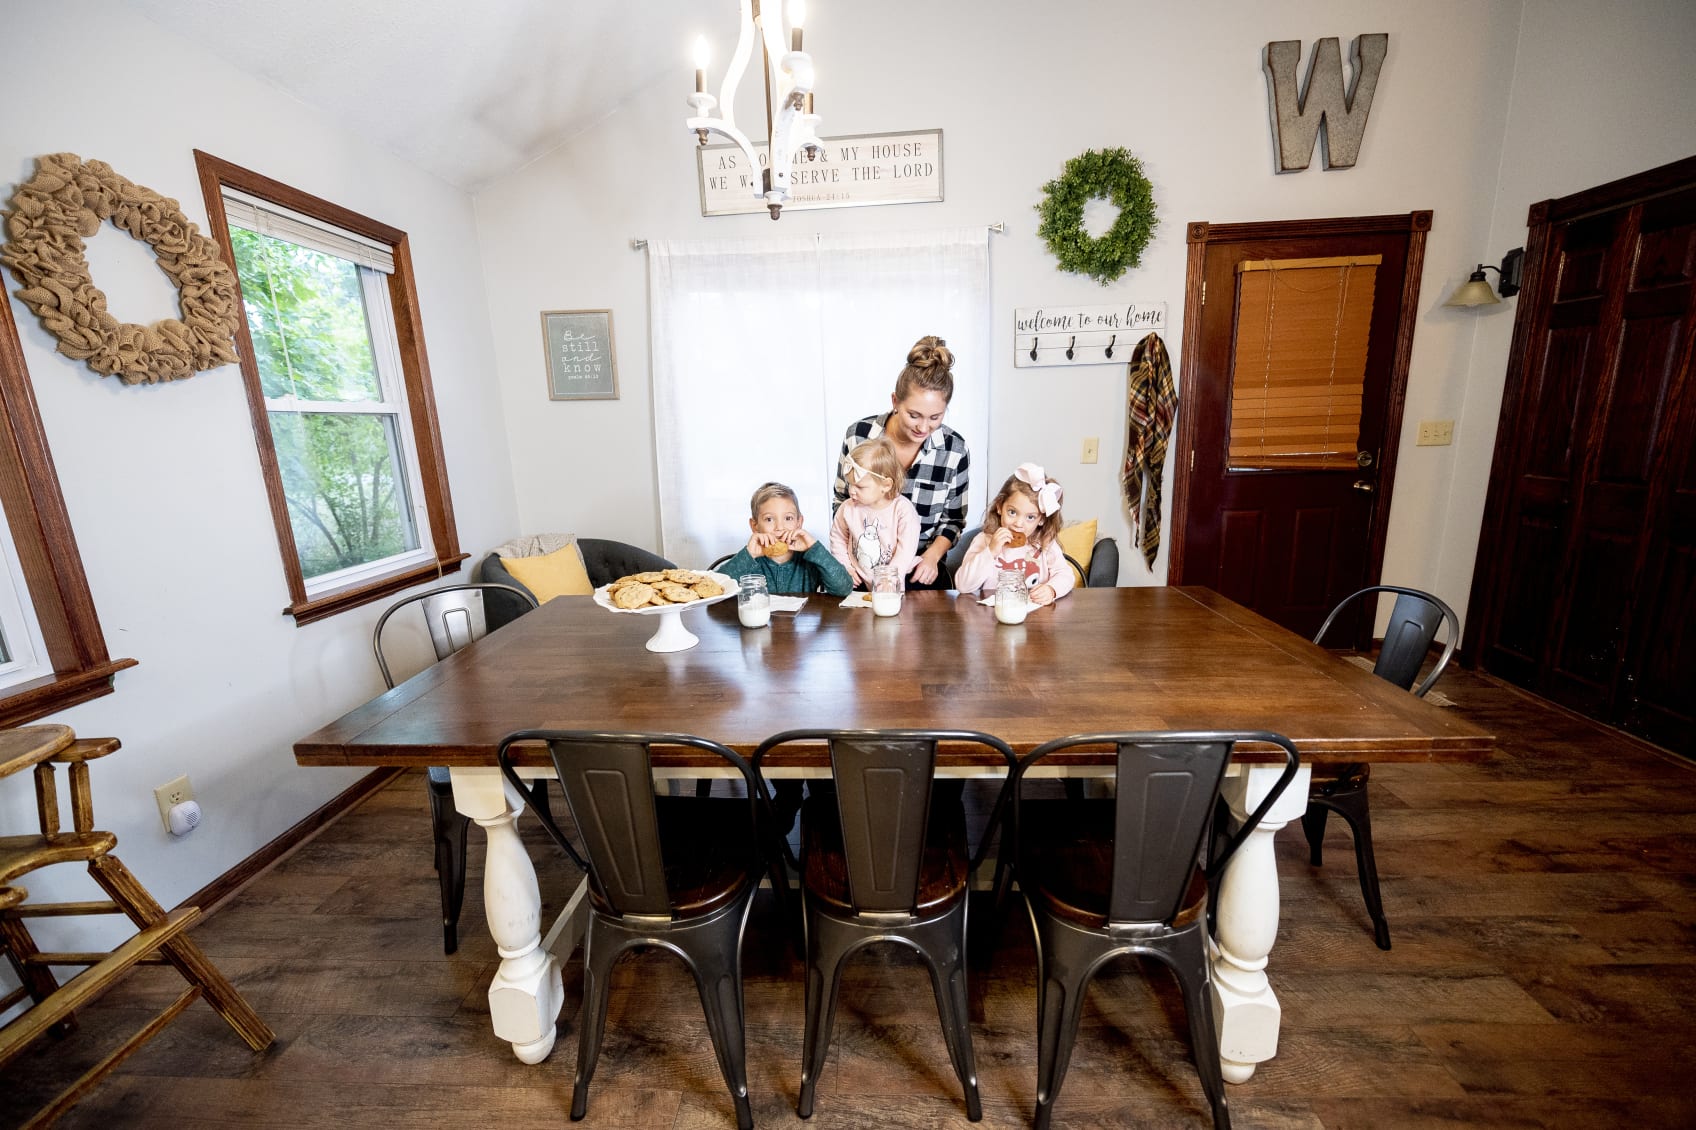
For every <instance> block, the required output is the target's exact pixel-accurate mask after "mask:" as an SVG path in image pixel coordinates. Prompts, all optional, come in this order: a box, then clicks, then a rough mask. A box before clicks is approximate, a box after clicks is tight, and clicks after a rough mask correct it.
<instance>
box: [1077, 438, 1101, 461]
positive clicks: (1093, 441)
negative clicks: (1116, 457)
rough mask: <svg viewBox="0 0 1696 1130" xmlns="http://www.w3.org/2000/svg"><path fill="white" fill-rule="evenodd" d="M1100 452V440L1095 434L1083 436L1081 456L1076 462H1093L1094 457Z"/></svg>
mask: <svg viewBox="0 0 1696 1130" xmlns="http://www.w3.org/2000/svg"><path fill="white" fill-rule="evenodd" d="M1100 454H1101V440H1100V439H1099V438H1098V437H1096V436H1085V437H1084V453H1083V457H1082V458H1080V459H1079V460H1078V462H1080V463H1094V462H1095V460H1096V458H1097V457H1098V456H1099V455H1100Z"/></svg>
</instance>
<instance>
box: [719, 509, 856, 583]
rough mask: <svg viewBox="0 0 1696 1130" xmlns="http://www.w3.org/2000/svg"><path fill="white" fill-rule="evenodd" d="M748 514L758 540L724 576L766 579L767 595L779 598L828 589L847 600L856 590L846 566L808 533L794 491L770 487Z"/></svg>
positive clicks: (740, 553)
mask: <svg viewBox="0 0 1696 1130" xmlns="http://www.w3.org/2000/svg"><path fill="white" fill-rule="evenodd" d="M748 509H749V512H750V514H751V516H750V517H749V519H748V528H749V529H750V530H752V531H753V532H754V533H753V536H752V537H750V538H749V539H748V544H747V545H745V546H743V547H742V549H741V550H740V551H738V552H737V554H736V556H735V557H732V558H731V559H730V560H729V561H727V562H725V563H724V565H723V566H722V567H721V568H720V569H719V571H720V572H722V573H724V574H725V575H726V576H728V577H731V578H736V577H744V576H748V575H750V574H752V575H756V576H761V577H764V578H765V579H766V590H767V591H768V592H774V593H794V594H797V595H803V596H804V595H809V594H811V593H815V592H818V591H819V590H820V589H823V590H824V591H825V592H828V593H830V594H832V595H833V596H847V595H848V594H849V593H850V592H852V591H853V589H854V579H853V578H852V577H850V576H849V575H848V570H847V569H844V568H843V567H842V562H840V561H838V560H837V559H836V558H835V557H833V556H831V552H830V547H829V546H827V545H825V544H824V543H823V542H821V541H819V539H818V538H815V537H814V536H813V535H812V534H810V533H808V532H807V530H806V528H805V526H804V525H803V520H802V518H801V504H800V503H799V502H798V501H796V498H795V492H794V491H792V490H790V489H789V488H788V487H786V486H784V485H783V484H782V483H765V484H763V485H762V486H761V487H760V489H758V490H756V491H755V492H754V497H753V498H751V499H749V501H748Z"/></svg>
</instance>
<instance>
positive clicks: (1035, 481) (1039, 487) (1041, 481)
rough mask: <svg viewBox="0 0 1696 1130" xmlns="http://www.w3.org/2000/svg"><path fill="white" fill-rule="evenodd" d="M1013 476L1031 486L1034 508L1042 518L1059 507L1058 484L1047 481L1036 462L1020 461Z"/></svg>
mask: <svg viewBox="0 0 1696 1130" xmlns="http://www.w3.org/2000/svg"><path fill="white" fill-rule="evenodd" d="M1013 477H1014V478H1015V479H1018V480H1019V481H1020V482H1022V483H1024V484H1025V485H1026V486H1028V487H1030V488H1031V491H1032V492H1033V493H1035V495H1036V508H1037V509H1038V510H1040V511H1042V516H1043V517H1044V518H1046V517H1048V516H1049V515H1050V514H1053V513H1056V512H1057V511H1058V510H1059V509H1060V498H1061V493H1060V484H1059V483H1051V482H1049V481H1048V475H1047V473H1046V472H1044V471H1043V469H1042V466H1041V465H1040V464H1037V463H1021V464H1019V469H1018V470H1016V471H1014V472H1013Z"/></svg>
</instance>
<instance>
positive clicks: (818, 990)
mask: <svg viewBox="0 0 1696 1130" xmlns="http://www.w3.org/2000/svg"><path fill="white" fill-rule="evenodd" d="M800 742H825V743H827V744H828V746H829V749H830V764H831V772H832V775H833V776H834V778H835V809H836V811H835V812H834V813H831V814H830V815H832V816H835V817H836V819H837V821H838V823H839V826H840V831H841V861H840V864H841V871H838V870H837V868H838V859H837V848H836V841H835V835H834V833H835V831H836V829H833V828H829V827H826V826H823V814H816V815H817V816H818V818H820V823H819V824H814V823H811V821H812V820H813V819H814V818H815V814H810V813H809V812H808V810H807V809H803V810H802V821H803V823H802V836H803V839H805V840H807V841H808V842H809V843H810V844H811V845H813V848H814V849H816V850H817V852H818V854H817V857H816V858H815V857H814V856H811V855H809V856H808V858H807V859H805V860H801V861H797V860H796V859H795V856H794V853H793V852H791V851H790V850H789V845H788V844H787V843H786V842H784V841H783V840H782V839H781V838H780V837H777V836H775V835H774V836H773V839H774V840H776V844H775V845H774V850H776V851H778V852H780V853H781V855H782V856H783V857H785V858H787V859H788V861H789V862H790V864H791V865H792V866H795V867H796V868H797V869H800V870H801V872H802V885H803V888H804V894H805V897H804V898H803V900H802V906H803V910H804V917H805V920H806V940H807V955H806V963H807V982H806V984H807V988H806V1007H807V1026H806V1031H805V1034H804V1035H803V1038H802V1049H801V1093H800V1097H799V1098H798V1100H797V1101H796V1104H795V1110H796V1113H797V1114H799V1115H800V1116H801V1117H802V1118H807V1117H810V1116H811V1115H812V1113H813V1100H814V1096H815V1093H816V1091H817V1087H818V1080H819V1076H820V1074H821V1073H822V1072H823V1070H824V1065H825V1057H826V1053H827V1052H828V1050H829V1047H830V1031H831V1027H832V1025H833V1023H834V1020H835V1015H836V997H837V989H838V986H839V982H840V978H841V970H842V966H843V963H844V962H845V961H847V959H848V957H849V956H850V955H852V954H853V953H854V952H856V951H857V950H858V949H860V948H861V947H862V946H866V945H870V944H874V943H877V942H898V943H900V944H903V945H906V946H909V947H911V948H912V949H914V950H916V951H918V953H919V954H920V956H921V957H922V958H923V959H924V961H925V964H926V966H927V967H928V968H929V970H930V974H931V987H932V989H933V990H934V992H935V994H936V1005H937V1015H938V1019H940V1020H941V1022H942V1032H943V1039H944V1042H945V1043H946V1044H947V1045H948V1054H949V1058H950V1059H951V1060H952V1061H953V1064H954V1071H955V1074H956V1075H958V1076H959V1079H960V1085H961V1088H962V1090H963V1092H964V1095H965V1099H966V1117H967V1118H968V1119H969V1120H971V1121H974V1122H975V1121H977V1120H978V1119H980V1118H982V1117H983V1108H982V1101H981V1100H980V1098H979V1096H978V1082H977V1061H976V1059H975V1058H974V1055H973V1052H972V1033H971V1008H970V1005H969V1002H968V999H967V996H966V968H965V953H966V910H967V903H968V900H967V898H966V887H967V880H968V879H969V877H970V874H971V871H972V870H973V869H974V868H975V867H976V866H977V865H978V864H979V863H980V862H982V860H983V856H984V852H985V850H986V847H987V845H988V844H989V842H990V840H991V839H992V837H993V836H994V834H995V831H996V829H997V828H998V826H999V824H1000V820H1001V814H1002V811H1003V809H1004V808H1005V805H1006V799H1007V784H1006V782H1005V781H1004V782H1003V783H1002V787H1001V790H1000V792H999V793H997V795H996V801H995V805H994V807H993V809H992V810H991V812H990V816H989V821H988V824H987V825H986V827H985V830H984V833H983V835H982V837H981V838H980V839H979V841H978V846H977V848H976V850H972V849H971V848H970V847H969V845H968V844H967V843H966V839H965V829H964V820H963V818H962V814H961V811H960V808H959V804H958V801H954V802H953V803H952V804H949V805H947V806H946V809H945V807H944V805H943V803H942V801H943V797H941V796H938V797H936V798H935V799H936V800H937V802H938V803H937V804H936V805H935V807H936V809H937V818H938V819H939V820H946V821H948V823H947V824H946V825H943V824H939V825H938V826H937V827H936V828H932V827H931V826H930V820H931V811H932V808H933V804H932V800H933V793H934V792H935V790H934V789H933V785H932V782H933V778H934V775H935V771H936V753H937V746H938V745H939V744H941V743H944V742H946V743H950V744H954V743H958V744H962V745H971V746H975V747H978V748H980V749H984V748H987V749H989V750H992V751H993V752H995V753H996V754H998V755H999V756H1000V758H1001V759H1002V761H1003V762H1004V763H1005V765H1006V766H1007V769H1008V773H1009V777H1010V776H1011V773H1012V769H1013V766H1014V765H1015V764H1016V763H1017V758H1016V757H1015V756H1014V754H1013V750H1012V749H1011V748H1010V747H1009V746H1008V745H1007V743H1006V742H1003V741H1002V740H1001V739H1000V738H997V737H994V736H993V735H990V734H984V733H978V732H976V731H971V730H829V729H821V730H787V731H785V732H783V733H781V734H774V735H773V736H771V737H769V738H767V739H766V740H765V741H763V742H761V743H760V745H759V747H758V748H757V749H756V750H755V751H754V757H753V766H754V773H755V777H756V779H757V780H758V781H759V782H760V792H761V795H762V796H764V793H765V788H764V778H763V777H762V776H761V775H760V773H761V766H762V764H763V763H764V762H765V759H766V757H767V755H769V754H770V753H771V752H772V751H773V750H775V749H777V748H779V747H781V746H784V745H788V744H791V743H800ZM808 803H809V804H813V803H814V802H813V801H811V800H809V802H808ZM821 861H822V862H821ZM815 863H820V864H821V865H820V866H819V867H818V869H817V870H816V871H815V870H814V864H815ZM843 871H845V872H846V879H847V881H846V893H845V894H844V892H843V891H842V890H840V889H839V884H840V883H841V879H840V876H841V873H842V872H843Z"/></svg>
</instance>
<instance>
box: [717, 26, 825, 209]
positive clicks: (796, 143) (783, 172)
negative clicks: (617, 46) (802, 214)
mask: <svg viewBox="0 0 1696 1130" xmlns="http://www.w3.org/2000/svg"><path fill="white" fill-rule="evenodd" d="M741 4H742V24H741V32H740V34H739V35H738V36H737V38H736V50H735V52H734V53H733V54H732V55H731V57H730V66H729V68H728V69H727V70H726V71H725V73H724V84H723V85H722V86H721V87H720V88H719V93H718V97H717V98H714V97H713V96H712V95H711V94H708V93H707V63H708V62H709V60H708V57H707V40H706V37H705V36H702V37H701V38H700V39H698V40H696V42H695V93H693V94H691V95H690V96H689V108H690V110H692V111H693V113H691V114H690V116H689V118H688V121H687V122H686V123H685V124H686V125H687V126H688V127H689V128H690V129H692V130H694V131H695V134H696V136H697V137H699V138H700V143H701V144H702V145H705V144H706V143H707V135H708V134H711V133H716V134H721V135H722V136H724V137H726V138H729V139H730V140H731V141H733V142H735V144H736V147H737V148H738V149H740V150H741V151H742V158H743V160H745V161H747V162H748V168H749V169H750V170H753V169H759V168H760V161H759V155H758V154H757V153H755V152H754V143H753V142H751V141H749V140H748V136H747V134H745V133H743V132H742V131H741V130H739V129H737V128H736V87H737V84H739V83H740V82H741V81H742V73H743V72H744V71H745V70H747V68H748V59H749V57H750V56H751V55H752V54H753V50H754V38H755V36H756V35H758V36H759V39H760V50H761V53H762V54H763V56H764V58H765V79H766V82H765V86H766V137H767V138H768V139H769V141H768V142H767V146H766V152H767V157H768V160H767V163H766V167H765V169H763V170H762V171H761V176H760V180H759V182H758V184H759V188H758V189H757V190H756V191H755V192H754V195H755V196H756V197H759V198H761V199H763V200H764V201H765V202H766V208H767V209H768V210H769V211H770V212H771V218H772V219H774V220H775V219H777V218H778V217H779V216H780V215H782V213H783V206H784V205H785V204H786V203H788V202H789V166H790V163H791V162H792V161H793V160H794V158H795V155H796V154H797V153H802V152H804V153H806V155H807V159H808V160H809V161H811V160H813V159H814V158H816V157H817V156H818V154H819V151H820V150H821V149H822V148H823V147H822V146H820V145H819V139H818V132H817V129H818V123H819V117H818V115H817V114H815V113H813V58H812V56H811V55H808V54H807V53H806V52H804V51H802V50H801V24H802V22H803V21H804V20H805V19H806V2H805V0H789V20H788V25H789V26H788V35H787V36H786V35H785V34H784V31H785V29H784V20H783V16H782V12H781V9H780V4H781V0H765V7H766V8H767V11H766V12H764V13H762V12H761V10H760V9H761V0H741ZM756 29H757V30H756ZM773 60H776V62H777V66H776V67H775V68H774V67H773V66H772V62H773ZM715 108H716V109H717V110H718V113H716V114H715V113H713V110H714V109H715Z"/></svg>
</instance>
